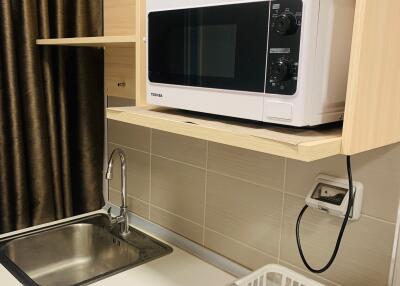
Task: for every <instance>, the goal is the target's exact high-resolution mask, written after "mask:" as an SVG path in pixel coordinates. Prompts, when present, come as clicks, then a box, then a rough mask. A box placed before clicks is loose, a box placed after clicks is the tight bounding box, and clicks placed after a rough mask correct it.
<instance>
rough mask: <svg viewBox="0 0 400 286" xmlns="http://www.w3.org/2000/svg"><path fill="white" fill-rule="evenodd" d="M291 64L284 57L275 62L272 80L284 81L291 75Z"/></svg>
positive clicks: (272, 68)
mask: <svg viewBox="0 0 400 286" xmlns="http://www.w3.org/2000/svg"><path fill="white" fill-rule="evenodd" d="M291 70H292V68H291V64H290V63H289V62H288V61H287V60H284V59H280V60H278V61H276V62H274V63H273V64H272V66H271V82H282V81H285V80H288V79H289V78H290V77H291Z"/></svg>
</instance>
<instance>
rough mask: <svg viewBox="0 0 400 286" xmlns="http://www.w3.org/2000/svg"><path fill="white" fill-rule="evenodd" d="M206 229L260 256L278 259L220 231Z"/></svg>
mask: <svg viewBox="0 0 400 286" xmlns="http://www.w3.org/2000/svg"><path fill="white" fill-rule="evenodd" d="M206 229H207V230H209V231H211V232H214V233H216V234H218V235H220V236H222V237H223V238H225V239H228V240H231V241H233V242H235V243H237V244H240V245H241V246H244V247H247V248H250V249H251V250H254V251H256V252H258V253H260V254H262V255H265V256H268V257H270V258H273V259H276V258H277V257H276V256H274V255H272V254H270V253H267V252H264V251H262V250H260V249H258V248H255V247H254V246H251V245H248V244H246V243H244V242H242V241H240V240H237V239H235V238H233V237H230V236H227V235H225V234H223V233H220V232H218V231H216V230H214V229H212V228H208V227H206Z"/></svg>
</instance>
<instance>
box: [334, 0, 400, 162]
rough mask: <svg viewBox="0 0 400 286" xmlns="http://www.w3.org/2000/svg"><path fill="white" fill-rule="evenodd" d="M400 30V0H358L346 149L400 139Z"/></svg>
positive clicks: (356, 149) (360, 149) (346, 151)
mask: <svg viewBox="0 0 400 286" xmlns="http://www.w3.org/2000/svg"><path fill="white" fill-rule="evenodd" d="M399 35H400V1H399V0H357V5H356V15H355V24H354V36H353V43H352V52H351V61H350V72H349V83H348V91H347V99H346V112H345V119H344V129H343V146H342V148H343V150H342V152H343V153H344V154H347V155H351V154H355V153H359V152H363V151H367V150H370V149H374V148H377V147H381V146H384V145H388V144H392V143H395V142H399V141H400V36H399Z"/></svg>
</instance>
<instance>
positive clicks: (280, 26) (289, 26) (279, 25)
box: [274, 13, 298, 36]
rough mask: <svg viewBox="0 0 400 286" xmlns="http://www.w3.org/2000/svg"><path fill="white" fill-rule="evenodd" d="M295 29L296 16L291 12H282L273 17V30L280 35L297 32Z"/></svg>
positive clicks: (296, 27)
mask: <svg viewBox="0 0 400 286" xmlns="http://www.w3.org/2000/svg"><path fill="white" fill-rule="evenodd" d="M297 29H298V26H297V21H296V17H295V16H294V15H292V14H288V13H284V14H281V15H279V16H278V17H277V18H276V19H275V26H274V30H275V32H276V33H277V34H279V35H281V36H287V35H291V34H294V33H296V32H297Z"/></svg>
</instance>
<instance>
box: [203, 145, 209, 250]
mask: <svg viewBox="0 0 400 286" xmlns="http://www.w3.org/2000/svg"><path fill="white" fill-rule="evenodd" d="M208 143H209V142H208V141H206V170H205V171H206V178H205V184H204V210H203V237H202V241H203V246H204V245H205V243H206V241H205V240H206V209H207V182H208Z"/></svg>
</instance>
